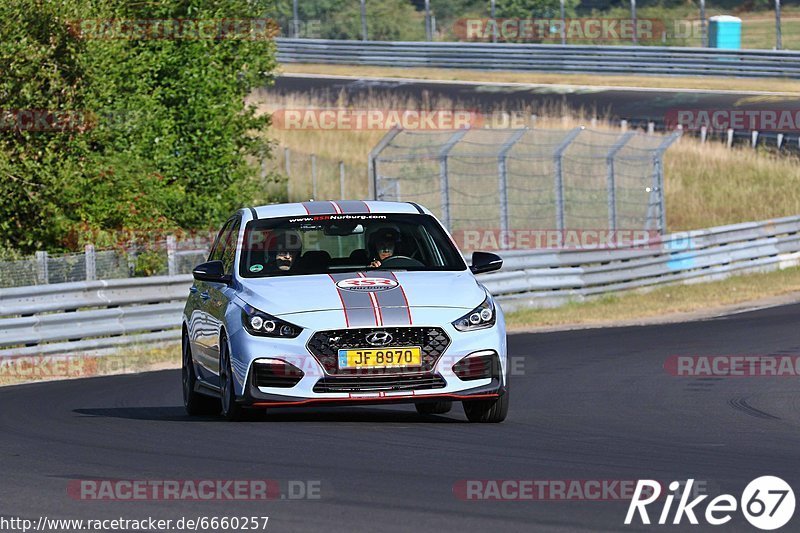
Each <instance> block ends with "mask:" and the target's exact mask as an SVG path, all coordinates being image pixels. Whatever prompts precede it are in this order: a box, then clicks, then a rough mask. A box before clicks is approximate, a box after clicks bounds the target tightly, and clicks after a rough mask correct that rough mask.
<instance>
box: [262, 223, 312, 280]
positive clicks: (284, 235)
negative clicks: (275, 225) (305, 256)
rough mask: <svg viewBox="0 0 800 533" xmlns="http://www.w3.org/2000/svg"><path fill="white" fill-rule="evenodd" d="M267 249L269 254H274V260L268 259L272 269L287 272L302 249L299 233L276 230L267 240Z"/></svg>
mask: <svg viewBox="0 0 800 533" xmlns="http://www.w3.org/2000/svg"><path fill="white" fill-rule="evenodd" d="M267 250H269V252H270V256H273V255H274V262H272V261H270V263H271V264H270V266H271V267H272V269H273V270H278V271H281V272H287V271H289V270H291V268H292V266H293V265H294V264H295V262H296V261H297V258H298V257H299V256H300V252H302V250H303V241H302V239H301V237H300V234H299V233H298V232H296V231H293V230H284V231H280V230H279V231H276V232H275V233H274V234H273V236H272V238H270V240H269V245H268V246H267Z"/></svg>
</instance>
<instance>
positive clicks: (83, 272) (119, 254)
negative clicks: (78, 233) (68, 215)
mask: <svg viewBox="0 0 800 533" xmlns="http://www.w3.org/2000/svg"><path fill="white" fill-rule="evenodd" d="M208 249H209V243H208V242H198V241H187V242H178V241H176V240H175V239H174V238H173V237H167V239H166V240H165V241H159V242H154V243H150V244H148V245H147V246H146V247H142V246H138V247H137V246H128V247H124V248H121V249H114V250H95V247H94V246H93V245H86V246H85V249H84V252H80V253H67V254H49V253H47V252H44V251H42V252H36V253H35V254H34V255H32V256H30V257H29V258H27V259H21V260H16V261H0V287H24V286H29V285H47V284H54V283H70V282H74V281H93V280H97V279H104V280H108V279H120V278H132V277H142V276H157V275H169V276H176V275H179V274H188V273H190V272H191V271H192V269H193V268H194V267H195V266H197V265H198V264H199V263H202V262H203V261H204V260H205V258H206V257H207V256H208Z"/></svg>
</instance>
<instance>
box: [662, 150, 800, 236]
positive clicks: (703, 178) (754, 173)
mask: <svg viewBox="0 0 800 533" xmlns="http://www.w3.org/2000/svg"><path fill="white" fill-rule="evenodd" d="M664 172H665V181H664V187H665V189H666V201H667V226H668V228H669V229H670V230H684V229H695V228H704V227H710V226H719V225H723V224H734V223H737V222H745V221H749V220H763V219H767V218H774V217H780V216H789V215H796V214H798V213H800V160H798V158H797V157H795V156H781V155H777V154H772V153H765V152H760V151H756V150H752V149H749V148H736V149H733V150H730V149H728V148H727V147H726V146H725V145H723V144H721V143H717V142H709V143H707V144H705V145H703V144H700V142H699V141H698V140H696V139H692V138H688V137H687V138H683V139H681V140H680V142H678V143H677V144H676V145H675V146H674V147H673V148H672V149H670V150H669V151H668V152H667V154H666V156H665V158H664Z"/></svg>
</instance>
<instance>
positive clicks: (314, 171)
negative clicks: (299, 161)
mask: <svg viewBox="0 0 800 533" xmlns="http://www.w3.org/2000/svg"><path fill="white" fill-rule="evenodd" d="M311 199H312V200H316V199H317V156H316V155H315V154H311Z"/></svg>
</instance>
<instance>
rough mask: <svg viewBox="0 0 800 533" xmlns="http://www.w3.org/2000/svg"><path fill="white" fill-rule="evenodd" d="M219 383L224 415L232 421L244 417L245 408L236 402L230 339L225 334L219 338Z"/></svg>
mask: <svg viewBox="0 0 800 533" xmlns="http://www.w3.org/2000/svg"><path fill="white" fill-rule="evenodd" d="M219 384H220V390H219V392H220V397H221V402H222V416H224V417H225V418H226V419H228V420H230V421H231V422H237V421H239V420H242V419H243V418H244V409H243V408H242V406H241V404H239V403H237V402H236V390H235V388H234V386H233V372H231V357H230V350H229V349H228V339H227V338H226V337H225V335H222V336H220V339H219Z"/></svg>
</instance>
